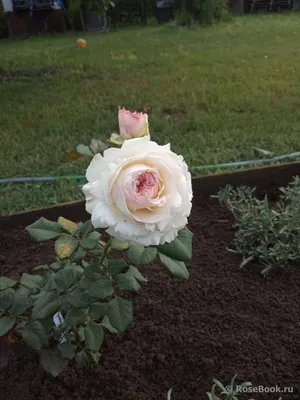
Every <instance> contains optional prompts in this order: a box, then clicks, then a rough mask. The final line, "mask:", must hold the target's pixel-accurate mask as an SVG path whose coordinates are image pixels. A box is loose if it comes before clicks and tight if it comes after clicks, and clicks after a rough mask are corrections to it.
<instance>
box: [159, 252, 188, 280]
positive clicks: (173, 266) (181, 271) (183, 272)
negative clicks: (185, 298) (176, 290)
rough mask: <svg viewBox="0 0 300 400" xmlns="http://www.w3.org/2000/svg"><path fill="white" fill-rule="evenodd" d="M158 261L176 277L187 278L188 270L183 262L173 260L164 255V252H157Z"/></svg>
mask: <svg viewBox="0 0 300 400" xmlns="http://www.w3.org/2000/svg"><path fill="white" fill-rule="evenodd" d="M159 258H160V262H161V263H162V265H163V266H164V267H165V268H166V270H167V271H169V272H170V273H171V274H172V275H173V276H175V277H176V278H180V279H184V280H188V279H189V272H188V270H187V269H186V266H185V264H184V262H182V261H177V260H173V259H172V258H170V257H167V256H165V255H164V254H160V253H159Z"/></svg>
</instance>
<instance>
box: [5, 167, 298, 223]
mask: <svg viewBox="0 0 300 400" xmlns="http://www.w3.org/2000/svg"><path fill="white" fill-rule="evenodd" d="M297 175H300V162H293V163H285V164H280V165H277V166H267V167H262V168H253V169H248V170H243V171H234V172H229V173H225V174H219V175H207V176H201V177H197V178H195V179H193V183H192V184H193V193H194V197H193V204H194V205H200V204H201V203H202V202H203V201H204V200H205V199H207V198H208V197H210V196H211V195H213V194H216V193H217V192H218V190H219V188H220V187H223V186H225V185H232V186H234V187H237V186H242V185H247V186H251V187H256V188H257V189H258V191H260V192H261V193H265V194H267V192H268V190H270V188H272V187H273V188H279V187H282V186H286V185H287V184H288V183H289V182H290V181H291V180H292V179H293V177H295V176H297ZM59 216H64V217H65V218H68V219H71V220H74V221H76V216H80V218H79V219H80V220H82V218H83V217H85V218H86V219H88V218H89V214H88V213H87V212H85V202H84V200H78V201H75V202H69V203H63V204H58V205H55V206H51V207H46V208H41V209H37V210H31V211H27V212H20V213H16V214H12V215H9V216H5V217H0V228H1V229H13V228H16V227H25V226H27V225H29V224H31V223H33V222H34V221H36V220H37V219H39V218H40V217H45V218H47V219H49V220H57V218H58V217H59Z"/></svg>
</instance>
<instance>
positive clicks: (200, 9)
mask: <svg viewBox="0 0 300 400" xmlns="http://www.w3.org/2000/svg"><path fill="white" fill-rule="evenodd" d="M176 20H177V21H178V23H179V24H182V25H189V24H191V23H189V21H192V22H194V23H198V24H200V25H212V24H214V23H217V22H220V21H223V20H228V4H227V0H183V1H182V3H181V4H180V6H179V7H178V11H177V13H176Z"/></svg>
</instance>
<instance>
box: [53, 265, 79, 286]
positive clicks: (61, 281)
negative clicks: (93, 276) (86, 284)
mask: <svg viewBox="0 0 300 400" xmlns="http://www.w3.org/2000/svg"><path fill="white" fill-rule="evenodd" d="M82 274H83V268H82V267H80V266H79V265H73V266H71V267H65V268H64V269H61V270H60V271H58V272H57V274H56V276H55V278H54V281H55V283H56V285H57V286H58V287H59V288H60V289H61V290H67V289H69V288H70V287H71V286H73V285H74V284H75V283H77V282H78V281H79V280H80V279H81V277H82Z"/></svg>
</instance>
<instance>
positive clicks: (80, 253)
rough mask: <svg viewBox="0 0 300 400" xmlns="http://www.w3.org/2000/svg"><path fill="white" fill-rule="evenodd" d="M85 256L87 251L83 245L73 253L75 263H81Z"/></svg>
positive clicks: (72, 258)
mask: <svg viewBox="0 0 300 400" xmlns="http://www.w3.org/2000/svg"><path fill="white" fill-rule="evenodd" d="M85 256H86V252H85V251H84V249H83V248H82V247H79V248H78V250H77V251H75V253H74V254H73V255H72V257H71V260H72V262H74V263H77V264H80V263H81V261H82V260H83V258H84V257H85Z"/></svg>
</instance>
